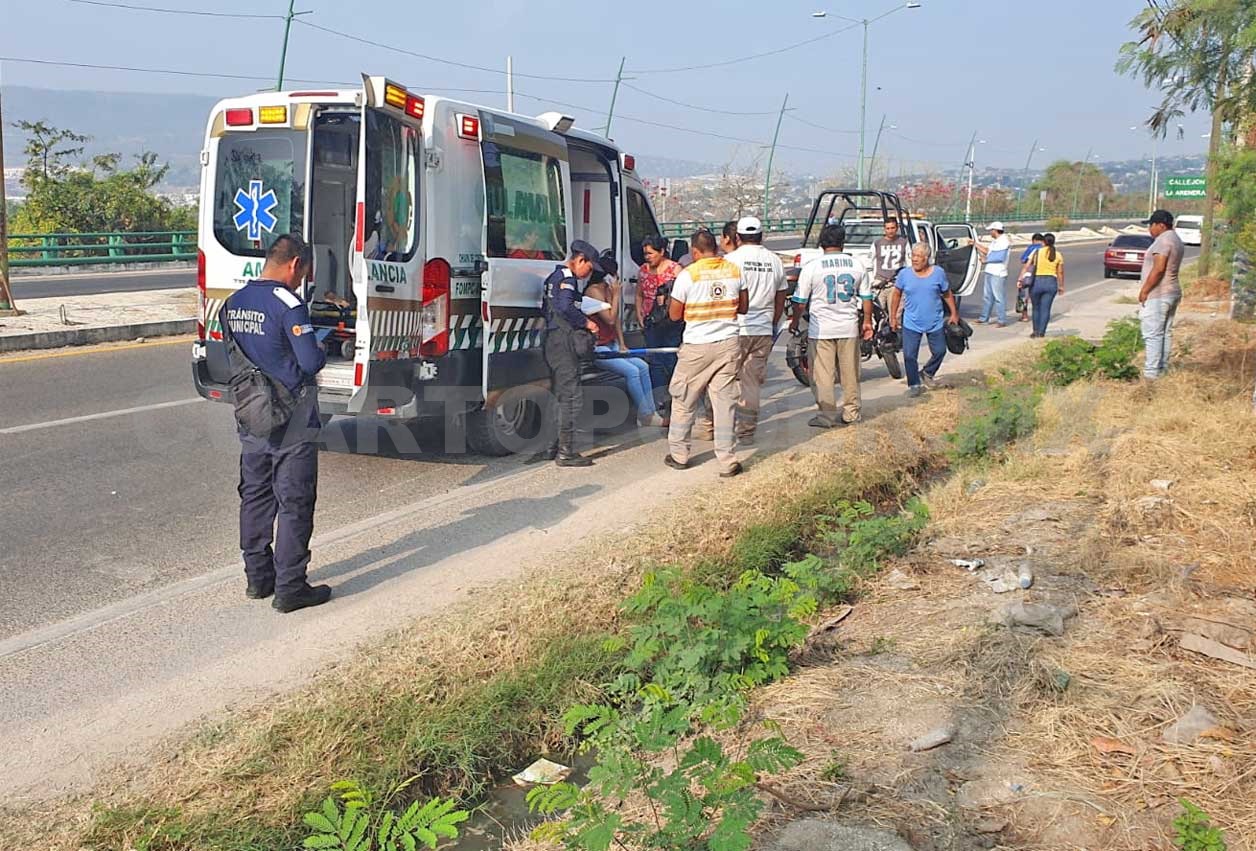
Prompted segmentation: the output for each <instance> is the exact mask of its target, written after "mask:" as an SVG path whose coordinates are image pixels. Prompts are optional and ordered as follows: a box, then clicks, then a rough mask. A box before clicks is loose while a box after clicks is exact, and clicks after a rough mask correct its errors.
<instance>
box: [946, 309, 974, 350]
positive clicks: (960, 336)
mask: <svg viewBox="0 0 1256 851" xmlns="http://www.w3.org/2000/svg"><path fill="white" fill-rule="evenodd" d="M942 331H943V334H944V335H945V336H946V350H947V351H948V352H950V353H951V354H953V355H962V354H963V353H964V352H965V351H967V350H968V338H969V337H971V336H972V335H973V328H972V326H971V325H969V324H968V323H967V322H966V321H965V320H964V319H963V318H962V317H961V318H960V320H959V323H958V324H951V323H950V322H948V323H947V324H946V327H945V328H943V329H942Z"/></svg>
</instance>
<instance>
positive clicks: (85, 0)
mask: <svg viewBox="0 0 1256 851" xmlns="http://www.w3.org/2000/svg"><path fill="white" fill-rule="evenodd" d="M70 2H71V3H78V4H80V5H82V6H104V7H106V8H109V9H127V10H129V11H132V12H160V13H162V14H164V15H196V16H197V17H202V18H241V19H246V20H270V21H282V20H284V16H283V15H258V14H249V13H247V12H202V11H200V10H194V9H166V8H164V7H161V6H138V5H134V4H131V3H106V2H103V0H70Z"/></svg>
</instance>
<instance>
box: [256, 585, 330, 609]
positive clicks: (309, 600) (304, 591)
mask: <svg viewBox="0 0 1256 851" xmlns="http://www.w3.org/2000/svg"><path fill="white" fill-rule="evenodd" d="M330 599H331V586H330V585H310V584H309V583H306V584H305V585H303V586H302V587H301V588H300V589H299V590H297V591H295V592H293V593H292V594H285V595H283V596H282V597H279V596H276V597H275V599H274V601H273V602H272V603H271V604H270V605H271V608H273V609H274V610H275V611H277V612H283V613H284V614H285V615H286V614H288V613H289V612H295V611H297V610H298V609H308V608H310V607H311V606H321V605H323V603H326V602H327V601H328V600H330Z"/></svg>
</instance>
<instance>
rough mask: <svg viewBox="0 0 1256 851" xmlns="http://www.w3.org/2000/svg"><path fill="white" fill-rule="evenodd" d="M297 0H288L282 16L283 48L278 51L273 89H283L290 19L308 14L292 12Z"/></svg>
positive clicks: (306, 12)
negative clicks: (275, 80) (276, 81)
mask: <svg viewBox="0 0 1256 851" xmlns="http://www.w3.org/2000/svg"><path fill="white" fill-rule="evenodd" d="M296 2H297V0H288V14H286V15H284V17H283V49H282V50H281V51H280V52H279V82H278V83H276V84H275V91H282V89H283V69H284V66H285V65H286V64H287V63H288V34H289V33H290V32H292V19H293V18H295V17H296V16H297V15H308V14H309V12H308V11H305V12H294V11H292V9H293V6H295V5H296Z"/></svg>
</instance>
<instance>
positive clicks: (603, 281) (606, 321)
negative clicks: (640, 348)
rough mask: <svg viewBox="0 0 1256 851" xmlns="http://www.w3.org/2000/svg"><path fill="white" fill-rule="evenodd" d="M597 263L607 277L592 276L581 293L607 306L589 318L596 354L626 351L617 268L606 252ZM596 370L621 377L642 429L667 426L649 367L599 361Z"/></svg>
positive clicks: (617, 360) (634, 362)
mask: <svg viewBox="0 0 1256 851" xmlns="http://www.w3.org/2000/svg"><path fill="white" fill-rule="evenodd" d="M598 263H600V264H601V265H602V268H603V269H605V270H606V274H605V275H599V274H598V273H597V272H594V273H593V277H592V278H590V279H589V285H588V286H587V287H585V290H584V294H585V296H586V297H587V298H595V299H597V300H598V301H604V302H606V303H607V304H609V305H610V307H608V308H606V309H605V310H600V311H598V312H597V313H594V314H592V315H590V316H589V318H590V319H592V320H593V321H594V322H595V323H596V324H597V328H598V330H597V339H596V343H597V346H596V351H599V352H619V351H626V350H627V348H628V346H627V345H626V344H625V343H624V328H623V324H622V323H621V322H620V319H619V310H620V304H621V302H622V287H621V285H620V283H619V281H618V279H617V278H616V277H615V276H616V275H617V274H618V272H619V264H618V263H616V262H615V259H614V258H613V257H612V256H611V255H610V253H609V252H608V253H605V254H603V255H602V256H601V257H600V258H598ZM597 367H598V369H602V370H605V371H607V372H613V373H615V374H616V375H620V376H623V379H624V382H625V383H626V384H627V385H628V396H629V398H631V399H632V404H633V407H635V408H636V409H637V421H638V422H639V423H640V424H641V425H643V426H653V427H655V428H666V427H667V426H668V422H667V420H665V419H663V418H662V417H660V416H659V414H658V409H657V408H656V407H655V404H654V393H653V391H652V388H651V386H650V366H649V364H647V363H646V362H645V361H643V360H641V358H599V359H598V361H597Z"/></svg>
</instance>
